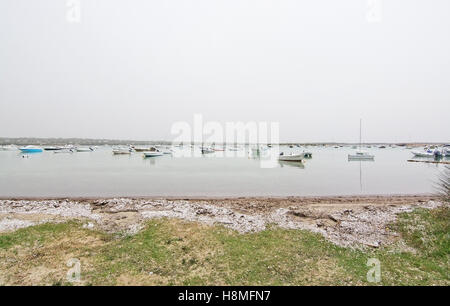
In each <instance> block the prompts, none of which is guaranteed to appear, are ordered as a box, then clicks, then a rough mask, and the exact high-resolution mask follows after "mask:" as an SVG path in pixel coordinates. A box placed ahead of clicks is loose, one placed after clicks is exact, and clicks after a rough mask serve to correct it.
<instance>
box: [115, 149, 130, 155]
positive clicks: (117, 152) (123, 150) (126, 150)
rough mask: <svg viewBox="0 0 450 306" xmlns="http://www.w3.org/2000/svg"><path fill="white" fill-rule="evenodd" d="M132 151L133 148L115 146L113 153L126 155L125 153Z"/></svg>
mask: <svg viewBox="0 0 450 306" xmlns="http://www.w3.org/2000/svg"><path fill="white" fill-rule="evenodd" d="M131 151H133V149H132V148H114V149H113V154H114V155H125V154H131Z"/></svg>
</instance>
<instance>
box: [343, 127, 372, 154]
mask: <svg viewBox="0 0 450 306" xmlns="http://www.w3.org/2000/svg"><path fill="white" fill-rule="evenodd" d="M361 127H362V120H361V119H359V149H358V150H356V152H355V154H348V160H374V158H375V155H372V154H369V153H367V152H366V151H362V150H361V146H362V136H361ZM354 147H356V146H354Z"/></svg>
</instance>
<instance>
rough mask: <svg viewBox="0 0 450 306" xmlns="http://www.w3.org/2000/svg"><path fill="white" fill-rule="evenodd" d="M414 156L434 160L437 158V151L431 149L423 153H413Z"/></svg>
mask: <svg viewBox="0 0 450 306" xmlns="http://www.w3.org/2000/svg"><path fill="white" fill-rule="evenodd" d="M411 153H412V154H414V156H415V157H428V158H434V157H435V150H431V149H425V150H423V151H417V150H415V151H411Z"/></svg>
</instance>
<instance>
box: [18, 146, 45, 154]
mask: <svg viewBox="0 0 450 306" xmlns="http://www.w3.org/2000/svg"><path fill="white" fill-rule="evenodd" d="M19 150H20V151H22V153H40V152H42V151H43V150H42V148H39V147H37V146H26V147H22V148H19Z"/></svg>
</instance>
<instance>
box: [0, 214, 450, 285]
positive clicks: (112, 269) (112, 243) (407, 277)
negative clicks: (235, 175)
mask: <svg viewBox="0 0 450 306" xmlns="http://www.w3.org/2000/svg"><path fill="white" fill-rule="evenodd" d="M449 224H450V222H449V209H448V208H439V209H435V210H432V211H430V210H416V211H415V212H412V213H407V214H402V215H400V216H399V220H398V222H397V223H396V224H395V225H393V227H394V228H395V229H396V230H397V231H398V232H399V233H400V234H401V236H402V238H403V240H402V241H404V243H403V244H396V245H393V246H390V247H386V248H381V249H364V250H352V249H347V248H342V247H338V246H336V245H334V244H332V243H330V242H328V241H326V240H325V239H324V238H323V237H322V236H320V235H319V234H314V233H311V232H307V231H301V230H286V229H280V228H278V227H269V228H268V229H267V230H265V231H262V232H259V233H248V234H239V233H237V232H235V231H232V230H230V229H227V228H224V227H221V226H206V225H202V224H198V223H189V222H184V221H180V220H169V219H159V220H152V221H150V222H148V224H147V226H146V227H145V228H144V229H143V230H142V231H141V232H139V233H138V234H136V235H134V236H113V235H105V234H100V233H97V232H94V231H90V230H86V229H82V228H81V225H80V224H77V223H73V222H69V223H65V224H47V225H39V226H35V227H30V228H27V229H23V230H19V231H16V232H14V233H9V234H3V235H0V259H1V260H3V259H2V258H4V259H6V258H8V260H5V263H3V264H2V263H0V272H1V273H0V275H5V276H6V277H4V278H3V283H5V284H21V283H25V284H31V283H38V284H41V283H47V284H54V285H66V284H67V281H66V279H65V274H66V272H67V270H68V269H69V268H68V267H67V266H66V265H65V263H66V261H67V258H69V257H76V258H80V261H81V264H82V267H81V268H82V283H81V284H84V285H117V284H120V285H137V284H143V285H372V283H369V282H368V281H367V279H366V274H367V272H368V270H369V268H370V267H368V266H366V264H367V260H368V259H369V258H377V259H379V260H380V262H381V274H382V280H381V283H379V284H384V285H436V284H437V285H449V284H450V281H449V265H448V263H449V253H450V249H449V248H450V246H449ZM62 237H64V239H62ZM114 237H115V238H114ZM35 241H38V242H39V243H35ZM14 250H16V252H14ZM50 250H51V251H50ZM47 252H51V256H43V255H42V254H44V255H48V254H46V253H47ZM35 253H38V254H41V256H40V257H39V256H37V257H33V256H31V255H32V254H35ZM38 268H46V269H47V270H50V271H51V273H50V272H48V271H47V272H48V273H47V272H46V273H41V272H42V271H41V270H39V269H38ZM36 271H38V272H40V273H41V276H39V273H37V272H36ZM36 273H37V276H36ZM32 275H35V276H34V277H32ZM39 277H41V278H39ZM0 283H2V279H1V278H0Z"/></svg>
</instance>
